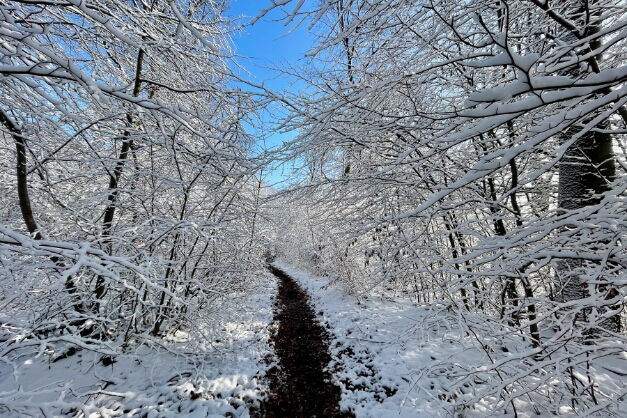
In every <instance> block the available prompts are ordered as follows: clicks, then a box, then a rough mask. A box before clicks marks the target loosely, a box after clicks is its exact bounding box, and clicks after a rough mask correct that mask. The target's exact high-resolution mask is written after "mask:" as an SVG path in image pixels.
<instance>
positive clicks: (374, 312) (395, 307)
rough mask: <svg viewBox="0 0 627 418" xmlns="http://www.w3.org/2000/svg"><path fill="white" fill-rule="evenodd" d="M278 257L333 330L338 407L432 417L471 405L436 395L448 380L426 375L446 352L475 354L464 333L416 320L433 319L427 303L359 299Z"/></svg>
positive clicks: (363, 413) (361, 413)
mask: <svg viewBox="0 0 627 418" xmlns="http://www.w3.org/2000/svg"><path fill="white" fill-rule="evenodd" d="M275 265H276V267H278V268H280V269H281V270H283V271H285V272H286V273H288V274H289V275H290V276H291V277H293V278H294V279H295V280H297V282H298V283H299V284H300V285H301V286H302V287H303V288H304V289H307V291H308V292H309V293H310V294H311V296H312V302H313V303H314V305H315V310H316V312H318V313H320V312H322V314H321V315H320V321H321V322H322V323H324V324H328V325H329V326H330V328H331V330H330V331H331V332H332V333H333V334H334V337H333V340H332V341H331V344H330V347H331V354H332V357H333V363H332V364H331V365H330V368H331V370H334V371H335V379H336V383H337V384H339V385H340V386H341V387H342V401H341V407H342V409H343V410H346V409H350V410H352V411H353V412H354V413H355V415H356V416H357V417H358V418H362V417H363V418H370V417H372V418H374V417H388V416H391V415H394V416H398V417H401V418H405V417H407V418H410V417H413V418H423V417H424V418H427V417H429V418H433V417H451V416H455V415H452V414H453V413H455V412H459V411H462V410H464V409H470V410H472V409H473V406H471V405H469V406H467V408H464V403H463V401H464V396H463V395H461V396H460V395H458V396H457V399H456V401H455V402H450V403H448V402H444V403H448V405H443V402H442V401H441V399H438V396H440V398H442V397H443V396H444V397H446V398H448V397H449V396H450V394H448V393H447V386H448V383H447V380H446V379H439V380H435V379H427V378H426V377H425V373H424V371H426V369H425V367H424V366H425V365H427V364H430V363H431V364H433V363H437V362H438V360H446V359H451V358H455V359H456V361H458V362H461V363H464V362H468V363H470V362H472V361H473V359H474V358H475V357H476V356H477V355H479V354H478V352H476V350H474V348H472V346H471V347H470V348H469V347H468V345H467V344H459V343H460V342H462V340H463V338H460V336H459V335H457V334H455V333H454V332H442V331H439V330H438V331H433V332H431V333H425V332H424V331H423V330H419V329H418V328H417V327H416V324H419V323H424V322H425V321H429V320H430V319H431V318H430V317H431V315H432V314H433V313H432V312H431V311H430V309H428V308H425V307H419V306H415V304H414V303H412V302H411V301H409V300H396V301H391V300H386V299H380V298H375V297H368V298H361V300H358V299H357V298H356V297H354V296H349V295H347V294H346V293H345V292H343V291H342V289H340V288H337V287H330V286H328V284H329V280H328V278H323V277H317V276H313V275H310V274H308V273H306V272H303V271H300V270H297V269H294V268H292V267H290V266H288V265H287V264H285V263H283V262H281V261H277V262H276V263H275ZM423 329H424V328H423ZM474 408H475V410H477V409H476V408H477V406H474ZM469 416H470V415H469ZM476 416H480V415H476Z"/></svg>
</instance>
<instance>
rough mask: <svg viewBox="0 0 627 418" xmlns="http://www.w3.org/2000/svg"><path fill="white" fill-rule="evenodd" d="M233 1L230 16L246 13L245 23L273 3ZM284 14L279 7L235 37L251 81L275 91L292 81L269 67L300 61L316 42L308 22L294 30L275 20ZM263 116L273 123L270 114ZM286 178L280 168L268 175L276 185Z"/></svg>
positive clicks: (275, 138)
mask: <svg viewBox="0 0 627 418" xmlns="http://www.w3.org/2000/svg"><path fill="white" fill-rule="evenodd" d="M230 4H231V9H230V10H229V11H228V15H230V16H232V17H240V16H243V19H242V20H241V23H244V22H248V21H250V19H251V18H252V17H254V16H257V15H258V14H259V12H260V11H261V10H263V9H265V8H266V7H268V6H269V5H270V4H271V3H270V1H269V0H231V2H230ZM288 7H289V5H288ZM281 16H282V14H281V13H280V11H279V10H274V11H272V12H270V13H268V14H267V15H266V16H265V17H264V18H263V19H261V20H259V21H257V22H256V23H255V24H254V25H253V26H246V28H245V29H244V31H242V33H241V34H239V35H236V36H235V38H234V39H233V41H234V43H235V47H236V51H237V53H238V54H239V55H241V56H244V57H248V60H244V59H241V60H240V64H241V65H242V66H243V67H244V68H245V69H246V70H247V71H248V72H249V73H250V76H249V78H250V80H251V81H252V82H254V83H257V84H260V83H261V82H262V81H263V82H264V86H266V87H268V88H271V89H273V90H276V91H281V90H284V89H287V88H288V87H289V81H288V80H287V79H286V78H285V77H281V76H278V74H277V73H276V72H274V71H272V70H270V69H268V68H267V67H273V66H281V64H284V63H297V62H298V60H299V59H301V58H302V57H303V56H304V54H305V53H306V52H307V50H308V49H309V47H310V46H311V45H312V43H313V36H312V35H311V34H310V33H309V31H308V30H307V24H306V23H305V24H303V25H301V26H299V27H297V28H295V29H294V27H293V25H290V26H285V24H284V22H279V21H276V20H277V19H279V18H280V17H281ZM292 29H294V30H292ZM290 30H292V32H290ZM288 32H289V33H288ZM264 119H266V121H268V122H271V118H270V117H269V116H268V117H265V118H264ZM292 137H293V134H278V133H277V134H273V135H271V136H269V137H268V138H267V140H266V145H267V146H268V147H276V146H278V145H280V144H281V143H282V142H283V141H284V140H288V139H290V138H292ZM284 179H285V177H284V174H283V173H282V170H281V168H277V169H276V170H274V171H273V172H271V173H269V174H268V177H267V178H266V181H267V182H268V183H270V184H275V183H278V182H280V181H281V180H284ZM278 187H280V185H278Z"/></svg>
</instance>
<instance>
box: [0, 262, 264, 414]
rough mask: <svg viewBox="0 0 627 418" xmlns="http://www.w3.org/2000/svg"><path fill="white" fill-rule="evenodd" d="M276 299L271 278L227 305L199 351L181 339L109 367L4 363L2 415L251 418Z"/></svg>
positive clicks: (97, 359) (96, 361) (87, 355)
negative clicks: (200, 352) (202, 352)
mask: <svg viewBox="0 0 627 418" xmlns="http://www.w3.org/2000/svg"><path fill="white" fill-rule="evenodd" d="M275 294H276V281H275V279H274V277H272V275H271V274H269V273H267V274H266V275H265V276H264V277H263V278H260V280H259V281H258V282H257V283H256V284H255V287H254V289H251V292H250V294H249V295H242V297H241V298H235V299H233V300H230V301H225V305H224V306H221V307H220V311H219V312H220V317H219V318H216V321H215V322H213V323H214V324H215V325H214V327H213V329H208V330H204V331H205V335H206V337H207V338H206V341H200V342H199V341H195V342H193V346H194V347H192V346H191V344H190V343H191V342H190V341H188V339H187V338H186V337H187V336H186V334H184V333H177V334H176V335H175V336H173V337H172V338H169V339H168V340H167V341H164V342H163V344H162V345H161V346H155V345H153V346H146V345H142V346H139V347H138V348H136V349H135V350H133V352H130V353H126V354H124V355H117V356H116V357H115V362H114V363H112V364H108V362H106V361H105V363H107V365H105V364H103V362H102V361H101V359H102V355H99V354H98V355H97V354H95V353H93V352H87V351H84V350H80V351H77V352H76V353H75V354H74V355H71V356H68V357H67V358H64V359H61V360H59V361H57V362H51V361H50V359H51V357H52V356H53V355H54V353H42V354H41V355H39V356H35V357H33V356H24V357H19V358H12V359H0V360H2V361H0V416H2V417H7V418H8V417H27V416H32V417H53V416H55V417H56V416H72V417H74V416H88V417H92V418H97V417H137V416H142V417H144V416H145V417H148V418H155V417H163V418H165V417H207V416H208V417H225V416H228V417H240V418H246V417H248V416H249V409H250V407H251V406H259V399H260V398H263V396H264V395H263V387H261V384H260V382H259V377H260V376H263V375H264V373H265V369H266V368H267V367H268V366H267V365H266V364H265V362H263V359H264V358H266V357H267V356H268V355H269V354H271V352H272V349H271V347H270V346H269V345H268V337H269V325H270V323H271V321H272V301H273V298H274V295H275ZM200 346H203V348H204V354H203V355H202V356H201V355H199V354H198V350H197V348H198V347H200ZM174 350H176V351H177V352H178V353H179V354H178V355H174V354H173V352H172V351H174ZM186 350H188V351H189V354H188V355H185V351H186ZM201 351H203V350H201ZM181 352H182V353H183V354H182V355H181V354H180V353H181ZM10 360H12V361H13V362H14V365H15V366H16V367H17V368H16V370H15V372H14V370H13V366H10V365H9V364H8V361H10ZM81 411H82V413H81Z"/></svg>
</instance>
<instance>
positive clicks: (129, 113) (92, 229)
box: [0, 0, 263, 358]
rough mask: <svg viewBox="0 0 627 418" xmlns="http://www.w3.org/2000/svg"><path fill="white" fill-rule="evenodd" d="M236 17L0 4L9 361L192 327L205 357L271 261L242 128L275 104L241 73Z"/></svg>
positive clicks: (209, 9) (136, 6) (2, 240)
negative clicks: (233, 301)
mask: <svg viewBox="0 0 627 418" xmlns="http://www.w3.org/2000/svg"><path fill="white" fill-rule="evenodd" d="M225 8H226V5H225V3H224V2H222V1H211V0H207V1H201V2H165V1H161V0H153V1H150V2H143V1H131V2H128V1H117V0H111V1H104V2H91V1H87V2H86V1H78V0H76V1H75V0H68V1H60V2H49V1H38V0H32V1H31V0H16V1H12V2H5V3H3V4H2V5H0V39H1V42H0V74H1V75H0V90H1V91H2V99H1V101H0V124H1V126H0V130H1V131H2V135H1V138H2V139H1V141H2V147H1V149H0V164H1V165H0V166H1V167H2V170H1V171H0V175H1V176H2V181H1V182H0V183H1V184H2V186H0V187H1V188H2V189H1V191H2V193H3V196H6V198H5V200H3V204H2V205H1V206H2V210H1V212H0V216H1V219H0V256H1V257H2V263H1V266H2V267H1V268H0V269H1V270H0V271H1V273H0V277H1V280H2V286H1V289H2V293H3V294H2V302H1V305H0V306H1V309H2V311H3V314H5V318H6V319H3V321H8V322H9V323H10V325H11V326H12V327H13V328H12V329H13V330H14V332H13V334H12V335H11V336H10V338H8V339H7V340H6V341H3V343H2V346H1V348H0V353H2V354H1V355H2V356H3V358H5V357H6V358H10V356H12V355H14V354H15V353H17V352H20V353H23V352H24V351H21V350H26V351H28V350H33V349H35V350H37V349H38V348H39V347H45V348H46V349H48V350H50V351H51V352H54V355H53V358H59V357H60V356H63V355H66V354H67V352H68V350H69V348H68V346H72V347H74V348H76V347H79V348H82V349H89V350H93V351H95V352H99V353H102V354H107V355H115V354H116V353H120V352H121V351H123V350H127V349H129V348H130V347H132V346H134V345H136V344H141V343H142V342H143V341H147V340H153V341H158V340H159V339H160V338H161V337H162V336H164V335H166V334H168V333H173V332H176V331H177V330H181V329H184V330H185V331H186V332H188V333H189V334H190V335H191V336H192V341H196V342H198V343H199V344H200V341H202V340H204V338H205V336H204V334H203V333H204V330H203V329H202V328H203V326H206V324H207V323H208V322H211V321H212V320H213V319H212V318H214V319H215V318H216V317H219V311H218V312H217V313H216V315H213V316H212V315H209V314H208V312H210V311H211V310H214V309H217V310H219V307H220V303H221V300H223V299H224V298H226V297H228V296H232V295H235V294H237V293H238V292H242V291H243V289H245V288H246V286H245V283H246V281H247V280H248V279H251V278H252V277H254V274H255V273H256V272H258V271H259V269H260V268H261V267H260V266H262V265H263V264H262V260H261V257H262V252H263V246H262V244H263V240H262V239H261V238H260V237H259V235H258V234H257V232H255V229H254V227H253V226H252V225H251V223H250V222H248V221H247V220H246V217H247V216H249V215H251V214H254V213H255V212H256V211H257V208H258V206H259V202H258V200H259V199H257V197H256V194H258V190H257V189H256V188H255V187H256V186H258V179H257V177H256V169H257V168H256V167H255V164H254V163H253V161H252V159H251V152H250V149H251V146H252V140H251V138H250V136H249V135H248V134H247V133H246V132H245V130H244V128H243V126H244V125H243V124H244V121H245V120H246V118H249V119H250V120H253V119H254V117H255V112H256V109H257V107H258V103H257V102H256V101H255V100H254V98H253V97H252V95H251V94H249V93H246V92H243V91H242V90H241V89H239V88H238V87H237V86H236V85H235V84H236V81H237V78H236V77H234V76H233V75H232V74H231V72H230V70H229V62H230V60H231V57H232V52H231V48H230V40H229V34H230V33H231V31H232V30H234V27H233V25H232V24H231V22H229V21H228V20H226V19H225V18H224V16H223V12H224V10H225ZM10 167H16V170H13V169H10ZM121 343H123V344H122V345H120V344H121ZM20 355H21V354H20Z"/></svg>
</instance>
